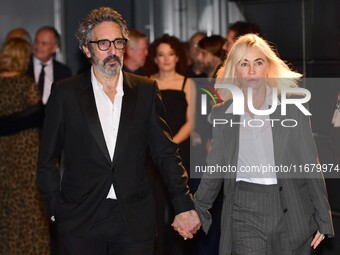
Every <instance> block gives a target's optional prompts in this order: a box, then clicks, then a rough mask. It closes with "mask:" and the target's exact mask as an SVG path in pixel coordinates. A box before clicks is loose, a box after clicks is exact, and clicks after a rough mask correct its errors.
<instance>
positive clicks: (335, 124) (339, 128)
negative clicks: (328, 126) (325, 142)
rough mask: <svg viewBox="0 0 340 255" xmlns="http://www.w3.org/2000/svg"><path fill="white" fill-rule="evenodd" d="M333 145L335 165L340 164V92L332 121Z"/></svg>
mask: <svg viewBox="0 0 340 255" xmlns="http://www.w3.org/2000/svg"><path fill="white" fill-rule="evenodd" d="M331 143H332V148H333V155H334V163H336V164H340V91H339V92H338V96H337V101H336V104H335V110H334V115H333V119H332V131H331Z"/></svg>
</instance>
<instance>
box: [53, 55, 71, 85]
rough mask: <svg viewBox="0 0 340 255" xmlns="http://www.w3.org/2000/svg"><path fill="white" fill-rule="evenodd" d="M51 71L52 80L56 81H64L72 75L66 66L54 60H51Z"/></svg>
mask: <svg viewBox="0 0 340 255" xmlns="http://www.w3.org/2000/svg"><path fill="white" fill-rule="evenodd" d="M53 70H54V74H53V75H54V79H55V80H56V81H58V80H62V79H66V78H68V77H71V75H72V71H71V69H70V68H69V67H68V66H67V65H65V64H63V63H61V62H58V61H57V60H55V59H53Z"/></svg>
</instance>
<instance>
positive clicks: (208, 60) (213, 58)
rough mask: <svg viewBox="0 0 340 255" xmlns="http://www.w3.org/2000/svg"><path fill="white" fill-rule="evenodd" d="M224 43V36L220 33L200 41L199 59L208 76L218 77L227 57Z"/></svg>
mask: <svg viewBox="0 0 340 255" xmlns="http://www.w3.org/2000/svg"><path fill="white" fill-rule="evenodd" d="M223 44H224V38H223V37H222V36H219V35H212V36H209V37H205V38H203V39H202V40H200V41H199V42H198V48H199V51H198V55H197V60H198V61H199V62H200V63H201V65H202V67H203V71H204V73H205V74H206V75H207V77H208V78H214V77H216V72H217V70H218V68H219V67H220V66H221V64H222V62H223V60H224V59H225V56H226V55H225V52H224V50H223V49H222V46H223Z"/></svg>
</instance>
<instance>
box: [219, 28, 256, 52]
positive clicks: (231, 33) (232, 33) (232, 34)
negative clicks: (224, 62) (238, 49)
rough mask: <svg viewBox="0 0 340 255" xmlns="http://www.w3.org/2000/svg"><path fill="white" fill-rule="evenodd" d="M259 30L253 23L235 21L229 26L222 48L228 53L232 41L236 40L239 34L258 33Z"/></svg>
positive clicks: (232, 43)
mask: <svg viewBox="0 0 340 255" xmlns="http://www.w3.org/2000/svg"><path fill="white" fill-rule="evenodd" d="M260 32H261V31H260V27H259V26H258V25H257V24H255V23H251V22H245V21H237V22H235V23H234V24H232V25H231V26H230V27H229V29H228V33H227V38H226V40H225V43H224V45H223V49H224V50H225V51H226V53H227V54H228V52H229V51H230V49H231V47H233V45H234V43H235V42H236V40H237V38H239V37H240V36H241V35H245V34H249V33H253V34H257V35H259V34H260Z"/></svg>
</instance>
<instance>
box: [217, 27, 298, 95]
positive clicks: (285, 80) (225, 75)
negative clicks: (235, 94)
mask: <svg viewBox="0 0 340 255" xmlns="http://www.w3.org/2000/svg"><path fill="white" fill-rule="evenodd" d="M253 47H257V48H258V49H259V50H260V51H261V52H262V53H263V54H264V55H265V56H266V58H267V60H268V64H269V70H268V75H267V77H263V78H268V85H269V86H271V87H277V88H279V93H280V88H283V87H293V88H294V87H298V81H299V79H300V78H301V77H302V75H301V74H300V73H297V72H294V71H292V70H291V69H290V68H289V67H288V65H287V64H286V63H285V62H284V61H283V60H282V59H280V58H279V56H278V55H277V53H276V50H275V49H273V48H272V47H271V46H270V45H269V44H268V42H266V41H265V40H264V39H262V38H261V37H259V36H258V35H256V34H246V35H243V36H241V37H239V38H238V39H237V41H236V42H235V44H234V45H233V47H232V48H231V50H230V52H229V53H228V56H227V59H226V60H225V61H224V63H223V66H222V67H221V68H220V69H219V71H218V73H217V78H218V79H221V80H222V79H228V80H229V81H230V82H231V83H232V84H235V85H237V86H240V83H238V82H237V76H236V66H237V64H238V63H239V62H240V61H241V60H242V59H243V57H244V56H245V54H246V53H247V51H248V50H249V49H251V48H253ZM218 92H219V94H220V96H221V98H222V99H223V100H224V101H227V100H229V99H230V98H231V93H230V92H229V90H224V89H219V90H218Z"/></svg>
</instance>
